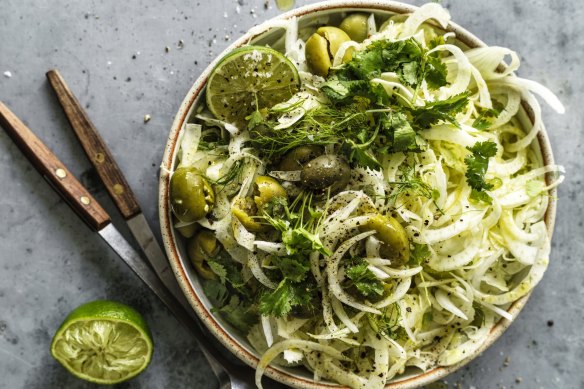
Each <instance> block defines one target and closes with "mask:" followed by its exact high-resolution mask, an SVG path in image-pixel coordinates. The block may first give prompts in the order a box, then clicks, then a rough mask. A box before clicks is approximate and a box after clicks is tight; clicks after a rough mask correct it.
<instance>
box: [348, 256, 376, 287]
mask: <svg viewBox="0 0 584 389" xmlns="http://www.w3.org/2000/svg"><path fill="white" fill-rule="evenodd" d="M349 263H350V265H349V266H347V267H346V268H345V274H346V275H347V280H346V281H345V284H344V287H345V288H351V287H355V288H356V289H357V291H358V292H359V293H360V294H361V295H363V296H364V297H373V296H382V295H383V292H384V289H383V282H381V281H380V280H379V279H378V278H377V277H376V276H375V274H373V272H372V271H371V270H369V268H368V265H369V264H368V263H367V261H365V260H364V259H363V258H358V257H355V258H351V259H350V261H349Z"/></svg>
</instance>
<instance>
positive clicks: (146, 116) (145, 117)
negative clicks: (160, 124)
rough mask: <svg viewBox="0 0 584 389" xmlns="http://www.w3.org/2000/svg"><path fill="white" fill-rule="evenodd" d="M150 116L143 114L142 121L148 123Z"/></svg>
mask: <svg viewBox="0 0 584 389" xmlns="http://www.w3.org/2000/svg"><path fill="white" fill-rule="evenodd" d="M150 119H152V117H151V116H150V115H148V114H146V115H144V123H148V122H149V121H150Z"/></svg>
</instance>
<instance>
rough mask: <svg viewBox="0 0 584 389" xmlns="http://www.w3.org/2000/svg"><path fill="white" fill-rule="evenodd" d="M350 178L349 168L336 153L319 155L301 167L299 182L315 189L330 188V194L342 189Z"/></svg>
mask: <svg viewBox="0 0 584 389" xmlns="http://www.w3.org/2000/svg"><path fill="white" fill-rule="evenodd" d="M350 179H351V168H350V167H349V164H348V163H347V162H346V161H345V160H344V159H343V158H341V157H338V156H336V155H321V156H320V157H316V158H314V159H313V160H311V161H310V162H308V163H307V164H306V165H304V168H302V171H301V173H300V180H301V182H302V183H303V184H304V185H305V186H307V187H309V188H310V189H313V190H316V191H324V190H325V189H327V188H330V192H331V194H335V193H337V192H339V191H340V190H342V189H343V188H344V187H345V186H347V184H348V183H349V180H350Z"/></svg>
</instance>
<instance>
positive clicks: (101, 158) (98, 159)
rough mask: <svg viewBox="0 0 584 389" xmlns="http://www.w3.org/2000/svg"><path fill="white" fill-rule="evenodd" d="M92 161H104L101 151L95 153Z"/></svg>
mask: <svg viewBox="0 0 584 389" xmlns="http://www.w3.org/2000/svg"><path fill="white" fill-rule="evenodd" d="M94 161H95V162H97V163H103V162H104V161H105V155H103V153H96V154H95V157H94Z"/></svg>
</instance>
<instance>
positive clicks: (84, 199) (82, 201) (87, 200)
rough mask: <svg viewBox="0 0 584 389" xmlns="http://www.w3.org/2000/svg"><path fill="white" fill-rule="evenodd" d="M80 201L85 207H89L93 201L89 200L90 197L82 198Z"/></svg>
mask: <svg viewBox="0 0 584 389" xmlns="http://www.w3.org/2000/svg"><path fill="white" fill-rule="evenodd" d="M79 200H80V201H81V203H82V204H83V205H89V203H91V200H89V197H87V196H81V197H79Z"/></svg>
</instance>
